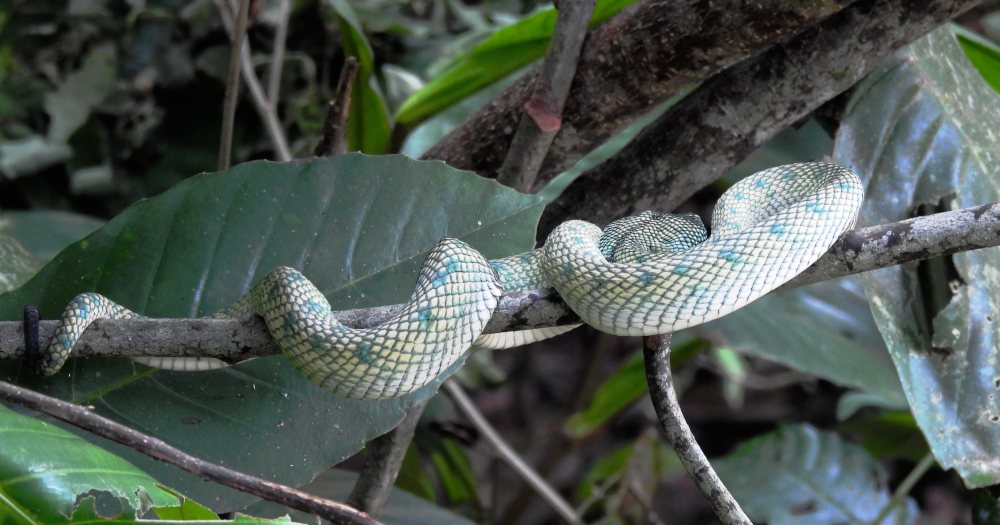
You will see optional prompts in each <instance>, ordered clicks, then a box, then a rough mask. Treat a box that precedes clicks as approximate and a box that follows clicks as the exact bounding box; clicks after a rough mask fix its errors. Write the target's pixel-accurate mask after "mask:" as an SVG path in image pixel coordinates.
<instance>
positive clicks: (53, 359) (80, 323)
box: [35, 293, 142, 377]
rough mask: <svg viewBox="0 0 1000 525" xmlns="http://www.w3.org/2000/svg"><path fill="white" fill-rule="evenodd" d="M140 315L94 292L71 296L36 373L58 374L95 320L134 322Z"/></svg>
mask: <svg viewBox="0 0 1000 525" xmlns="http://www.w3.org/2000/svg"><path fill="white" fill-rule="evenodd" d="M141 317H142V316H141V315H139V314H137V313H135V312H133V311H132V310H129V309H128V308H125V307H124V306H122V305H120V304H118V303H115V302H114V301H111V300H109V299H108V298H106V297H104V296H103V295H100V294H96V293H82V294H80V295H77V296H76V297H74V298H73V299H72V300H71V301H70V302H69V304H67V305H66V308H65V309H64V310H63V314H62V317H60V318H59V324H58V325H57V326H56V332H55V335H54V336H53V337H52V341H51V342H50V343H49V347H48V349H47V350H46V351H45V352H44V353H43V354H42V355H41V356H40V357H39V359H38V362H37V363H35V372H36V373H38V375H40V376H43V377H49V376H51V375H53V374H55V373H56V372H58V371H59V369H61V368H62V367H63V365H64V364H65V363H66V360H67V359H69V356H70V353H71V352H72V351H73V345H75V344H76V341H77V340H78V339H80V336H81V335H83V332H84V331H85V330H86V329H87V327H88V326H90V324H91V323H93V322H94V321H96V320H98V319H105V318H110V319H136V318H141Z"/></svg>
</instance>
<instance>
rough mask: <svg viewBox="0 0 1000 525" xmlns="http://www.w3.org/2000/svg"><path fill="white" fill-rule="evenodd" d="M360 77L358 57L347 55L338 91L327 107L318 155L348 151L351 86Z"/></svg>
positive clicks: (325, 155) (316, 152) (324, 155)
mask: <svg viewBox="0 0 1000 525" xmlns="http://www.w3.org/2000/svg"><path fill="white" fill-rule="evenodd" d="M357 77H358V59H357V58H355V57H347V59H346V60H344V67H343V68H341V70H340V79H339V80H337V91H336V92H334V94H333V98H332V99H330V105H329V106H327V108H326V119H325V120H323V133H322V135H320V139H319V144H317V145H316V150H315V151H314V152H313V154H314V155H316V156H317V157H332V156H334V155H342V154H344V153H347V117H348V112H349V111H350V110H351V88H352V87H354V79H356V78H357Z"/></svg>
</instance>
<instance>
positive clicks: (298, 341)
mask: <svg viewBox="0 0 1000 525" xmlns="http://www.w3.org/2000/svg"><path fill="white" fill-rule="evenodd" d="M863 196H864V191H863V188H862V185H861V181H860V180H859V179H858V177H857V175H855V174H854V173H852V172H851V171H850V170H848V169H846V168H843V167H840V166H836V165H832V164H821V163H806V164H792V165H788V166H779V167H777V168H771V169H768V170H764V171H761V172H758V173H755V174H753V175H751V176H749V177H747V178H745V179H743V180H741V181H740V182H738V183H736V184H735V185H733V186H732V187H731V188H730V189H729V190H727V191H726V192H725V194H723V196H722V197H721V198H720V199H719V202H718V204H717V205H716V208H715V212H714V214H713V218H712V232H711V235H710V236H708V235H707V232H706V230H705V227H704V225H703V224H701V221H700V219H697V217H695V216H693V215H663V214H658V213H653V212H646V213H643V214H641V215H638V216H635V217H627V218H625V219H621V220H619V221H616V222H614V223H612V224H611V225H609V226H608V228H607V229H606V230H604V231H602V230H601V228H599V227H597V226H595V225H593V224H590V223H587V222H583V221H568V222H566V223H563V224H561V225H559V226H558V227H557V228H556V229H555V230H553V231H552V233H551V234H550V236H549V238H548V240H547V241H546V243H545V246H544V247H542V248H540V249H537V250H534V251H532V252H528V253H525V254H521V255H515V256H513V257H507V258H503V259H498V260H495V261H487V260H486V259H485V258H484V257H483V256H482V255H481V254H480V253H479V252H477V251H476V250H474V249H473V248H471V247H470V246H468V245H467V244H465V243H464V242H462V241H459V240H456V239H442V240H441V241H440V242H439V243H438V244H437V245H436V246H435V247H434V249H432V250H431V252H430V254H429V255H428V256H427V259H426V260H425V261H424V264H423V266H422V267H421V269H420V274H419V276H418V278H417V284H416V290H415V291H414V293H413V296H412V297H411V299H410V302H409V303H407V305H406V307H405V308H404V309H403V310H402V311H401V312H399V313H398V314H397V315H396V316H395V317H393V318H392V319H390V320H389V321H387V322H385V323H383V324H382V325H380V326H378V327H374V328H368V329H353V328H348V327H346V326H344V325H342V324H341V323H340V322H338V321H337V319H336V318H335V317H334V316H333V314H332V312H331V309H330V304H329V303H328V302H327V300H326V298H325V297H324V296H323V294H322V293H320V292H319V290H317V289H316V287H315V286H313V284H312V283H311V282H309V280H308V279H306V278H305V277H304V276H303V275H302V274H301V273H299V272H298V271H297V270H295V269H292V268H286V267H280V268H275V269H274V270H272V271H271V272H269V273H268V274H267V275H266V276H265V277H264V278H263V279H262V280H261V281H260V282H259V283H258V284H257V285H255V286H254V287H253V288H251V289H250V291H248V292H247V293H246V294H245V295H244V296H243V297H241V298H240V299H239V300H238V301H237V302H236V303H234V304H233V305H232V306H230V307H228V308H226V309H224V310H222V311H220V312H218V313H216V314H213V315H212V316H211V317H215V318H224V317H244V316H247V315H251V314H257V315H260V316H262V317H263V318H264V320H265V322H266V324H267V326H268V329H269V331H270V333H271V335H272V336H273V337H274V338H275V340H276V341H277V343H278V346H279V347H281V349H282V350H283V351H284V353H285V354H286V355H287V356H288V357H289V358H290V359H291V361H292V363H294V365H295V366H296V367H297V368H298V369H299V371H301V372H302V373H303V374H304V375H305V376H306V377H308V378H309V379H310V380H311V381H313V382H314V383H316V384H318V385H319V386H321V387H323V388H325V389H327V390H330V391H332V392H335V393H337V394H340V395H344V396H347V397H352V398H359V399H380V398H387V397H395V396H399V395H403V394H406V393H409V392H412V391H414V390H416V389H418V388H420V387H422V386H424V385H426V384H428V383H429V382H431V381H432V380H434V379H435V378H436V377H438V376H439V375H440V374H441V373H442V372H444V371H445V370H446V369H448V368H449V367H450V366H451V365H452V364H453V363H454V362H455V361H456V360H457V359H458V358H459V357H460V356H461V355H462V354H463V353H464V352H466V351H467V350H468V349H469V347H470V346H474V347H480V348H506V347H510V346H517V345H520V344H526V343H529V342H533V341H537V340H540V339H544V338H546V337H551V336H553V335H556V334H559V333H562V332H565V331H567V330H570V329H572V328H575V327H576V326H578V325H569V326H561V327H552V328H542V329H536V330H524V331H520V332H505V333H501V334H482V330H483V328H484V327H485V326H486V323H487V321H488V320H489V318H490V316H491V315H492V313H493V310H494V308H496V305H497V303H498V301H499V298H500V296H501V295H502V294H503V293H504V292H508V293H509V292H514V291H520V290H527V289H543V288H548V287H550V286H551V287H554V288H555V289H556V290H557V291H558V292H559V294H560V295H561V296H562V297H563V299H564V300H565V301H566V303H567V304H568V305H569V306H570V308H572V309H573V311H575V312H576V313H577V314H578V315H579V316H580V318H581V319H582V320H583V321H584V322H586V323H587V324H590V325H592V326H594V327H595V328H597V329H599V330H602V331H605V332H608V333H612V334H616V335H654V334H659V333H665V332H672V331H675V330H679V329H681V328H686V327H689V326H694V325H697V324H700V323H704V322H706V321H710V320H713V319H716V318H718V317H721V316H723V315H725V314H727V313H730V312H732V311H734V310H736V309H738V308H741V307H743V306H746V305H747V304H749V303H750V302H752V301H754V300H756V299H758V298H760V297H762V296H763V295H765V294H767V293H768V292H770V291H772V290H774V289H775V288H777V287H778V286H781V285H782V284H784V283H785V282H787V281H788V280H789V279H791V278H792V277H794V276H796V275H798V274H799V273H800V272H802V271H803V270H805V269H806V268H808V267H809V266H810V265H812V264H813V263H814V262H816V260H817V259H819V257H820V256H822V255H823V254H824V253H825V252H826V251H827V250H828V249H829V248H830V246H831V245H832V244H833V243H834V241H836V240H837V238H839V237H840V236H841V235H842V234H843V233H844V232H846V231H847V230H849V229H850V228H852V227H853V226H854V222H855V220H856V218H857V214H858V210H859V208H860V206H861V201H862V199H863ZM104 317H112V318H135V317H141V316H140V315H139V314H137V313H135V312H132V311H131V310H128V309H127V308H124V307H122V306H120V305H118V304H116V303H114V302H113V301H111V300H109V299H107V298H105V297H103V296H101V295H98V294H95V293H85V294H81V295H79V296H77V297H76V298H74V299H73V300H72V301H71V302H70V303H69V305H67V307H66V310H65V312H64V313H63V316H62V318H61V322H60V325H59V326H58V327H57V330H56V335H55V337H54V338H53V340H52V342H51V343H50V345H49V347H48V350H47V351H46V352H45V353H44V354H43V356H42V358H41V359H40V360H39V362H38V363H37V365H36V369H37V371H38V372H39V373H40V374H42V375H52V374H54V373H56V372H57V371H58V370H59V369H60V368H61V367H62V365H63V364H64V363H65V361H66V359H67V358H68V357H69V355H70V353H71V351H72V348H73V345H74V344H75V343H76V340H77V339H78V338H79V337H80V335H81V334H82V333H83V331H84V330H86V328H87V326H88V325H89V324H90V323H91V322H93V321H94V320H96V319H100V318H104ZM137 360H139V361H140V362H143V363H145V364H149V365H151V366H159V367H164V368H172V369H185V370H190V369H196V370H200V369H209V368H217V367H218V366H220V365H221V366H225V364H224V363H222V362H221V361H218V360H214V359H204V358H201V359H198V360H196V361H194V362H193V363H192V362H191V361H189V360H186V359H184V358H142V359H137Z"/></svg>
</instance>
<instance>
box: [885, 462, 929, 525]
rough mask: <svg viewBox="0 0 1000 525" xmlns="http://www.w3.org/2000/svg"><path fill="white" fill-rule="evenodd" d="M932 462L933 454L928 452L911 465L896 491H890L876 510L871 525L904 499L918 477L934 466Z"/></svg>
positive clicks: (918, 479)
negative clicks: (883, 503) (918, 461)
mask: <svg viewBox="0 0 1000 525" xmlns="http://www.w3.org/2000/svg"><path fill="white" fill-rule="evenodd" d="M934 464H935V459H934V454H933V453H931V452H928V453H927V454H926V455H925V456H924V457H923V458H921V459H920V463H917V466H915V467H913V470H911V471H910V473H909V474H907V475H906V478H904V479H903V482H902V483H900V484H899V486H898V487H896V491H895V492H893V493H892V498H890V499H889V501H888V502H887V503H886V504H885V505H883V506H882V509H881V510H879V511H878V515H877V516H875V519H873V520H872V521H871V525H879V524H880V523H882V521H883V520H885V518H886V516H888V515H889V513H890V512H892V508H893V507H895V506H897V505H899V504H901V503H902V502H903V501H904V500H905V499H906V496H908V495H909V494H910V491H911V490H913V486H914V485H916V484H917V482H918V481H920V478H922V477H924V474H926V473H927V471H928V470H930V468H931V467H933V466H934Z"/></svg>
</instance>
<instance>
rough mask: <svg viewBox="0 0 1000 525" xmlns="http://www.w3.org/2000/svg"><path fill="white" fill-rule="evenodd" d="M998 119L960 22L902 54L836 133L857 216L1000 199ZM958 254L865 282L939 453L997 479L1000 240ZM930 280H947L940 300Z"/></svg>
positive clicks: (973, 477)
mask: <svg viewBox="0 0 1000 525" xmlns="http://www.w3.org/2000/svg"><path fill="white" fill-rule="evenodd" d="M996 122H1000V95H998V94H997V93H996V92H995V91H994V90H993V89H992V88H991V87H990V86H989V84H987V83H986V82H985V81H984V80H983V78H982V76H981V75H980V74H979V72H978V71H977V70H976V69H975V68H974V67H972V65H971V64H970V63H969V61H968V59H967V58H966V56H965V53H964V52H963V51H962V48H961V46H960V45H959V43H958V41H957V39H956V38H955V35H954V34H953V33H952V31H951V29H950V28H948V27H944V28H941V29H939V30H937V31H934V32H933V33H931V34H930V35H928V36H926V37H924V38H923V39H921V40H919V41H917V42H916V43H914V44H913V45H911V46H910V47H908V48H906V49H905V50H902V51H900V52H898V53H897V54H896V55H895V56H894V57H892V58H891V59H890V60H888V61H886V63H884V64H882V65H881V66H880V67H879V68H877V69H876V70H875V71H873V72H872V73H871V74H869V76H868V77H866V78H865V79H864V80H863V81H862V82H861V83H859V85H858V86H857V87H856V88H855V90H854V92H853V94H852V96H851V99H850V101H849V102H848V105H847V108H846V113H845V118H844V120H843V121H842V125H841V128H840V131H839V133H838V137H837V141H836V147H835V152H834V160H835V162H838V163H840V164H843V165H845V166H848V167H850V168H852V169H853V170H854V171H855V172H856V173H858V175H860V176H861V177H862V179H863V180H864V181H865V182H866V186H867V192H866V194H867V197H866V199H865V204H864V206H863V208H862V210H861V215H860V217H859V224H861V225H871V224H882V223H887V222H893V221H898V220H902V219H906V218H908V217H911V216H913V215H914V214H915V213H917V212H918V208H919V207H921V206H923V205H931V206H937V207H938V208H942V209H959V208H966V207H970V206H976V205H980V204H985V203H988V202H996V201H998V200H1000V179H997V177H996V176H995V173H996V166H997V162H998V161H1000V155H998V153H997V152H998V151H1000V135H998V134H997V133H996V130H995V123H996ZM950 260H951V263H953V264H954V270H953V271H954V272H957V278H955V277H952V276H951V275H949V273H948V269H947V264H948V261H937V262H934V261H928V263H925V266H924V267H925V268H927V269H928V271H927V272H918V271H917V270H918V265H917V264H905V265H902V266H894V267H891V268H886V269H884V270H879V271H877V272H868V273H865V274H862V282H863V283H864V289H865V293H866V294H867V295H868V297H869V299H870V300H871V305H872V313H873V315H874V317H875V321H876V322H877V323H878V326H879V329H880V330H881V332H882V334H883V336H884V337H885V340H886V343H887V345H888V347H889V352H890V353H891V355H892V358H893V360H894V362H895V365H896V369H897V372H898V374H899V376H900V378H901V381H902V384H903V388H904V391H905V392H906V397H907V400H908V401H909V404H910V407H911V410H912V412H913V415H914V417H915V418H916V420H917V424H918V425H919V426H920V428H921V430H923V432H924V435H925V436H927V439H928V441H929V443H930V446H931V450H932V451H933V452H934V456H935V458H936V459H937V460H938V462H939V463H940V464H941V466H942V468H944V469H949V468H954V469H956V470H957V471H958V473H959V474H960V475H961V476H962V478H963V479H964V481H965V484H966V485H968V486H969V487H979V486H984V485H993V484H996V483H998V482H1000V465H998V464H997V462H996V458H997V457H998V456H1000V362H998V361H997V359H996V355H997V352H998V351H1000V337H998V336H1000V323H997V322H995V321H994V316H996V315H997V314H996V312H997V311H998V308H997V306H998V303H997V299H996V298H997V297H1000V273H998V271H997V269H998V268H1000V249H997V248H989V249H984V250H976V251H971V252H964V253H960V254H956V255H954V256H952V257H951V258H950ZM935 265H936V267H938V268H940V269H941V271H936V270H934V268H935ZM928 278H933V279H935V280H938V281H939V282H941V284H942V285H943V288H944V295H943V297H941V298H939V299H937V300H936V302H935V297H936V296H935V295H933V294H931V293H928V292H929V291H931V290H933V288H930V286H931V285H932V284H933V282H934V281H932V280H929V279H928ZM952 279H954V280H953V281H952V282H947V281H949V280H952ZM949 287H952V288H953V291H954V295H953V297H950V299H949V296H950V295H952V294H951V292H949V291H948V288H949ZM939 297H940V296H939ZM936 303H937V304H940V305H941V307H942V309H941V310H940V312H938V311H937V309H938V306H937V305H936Z"/></svg>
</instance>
